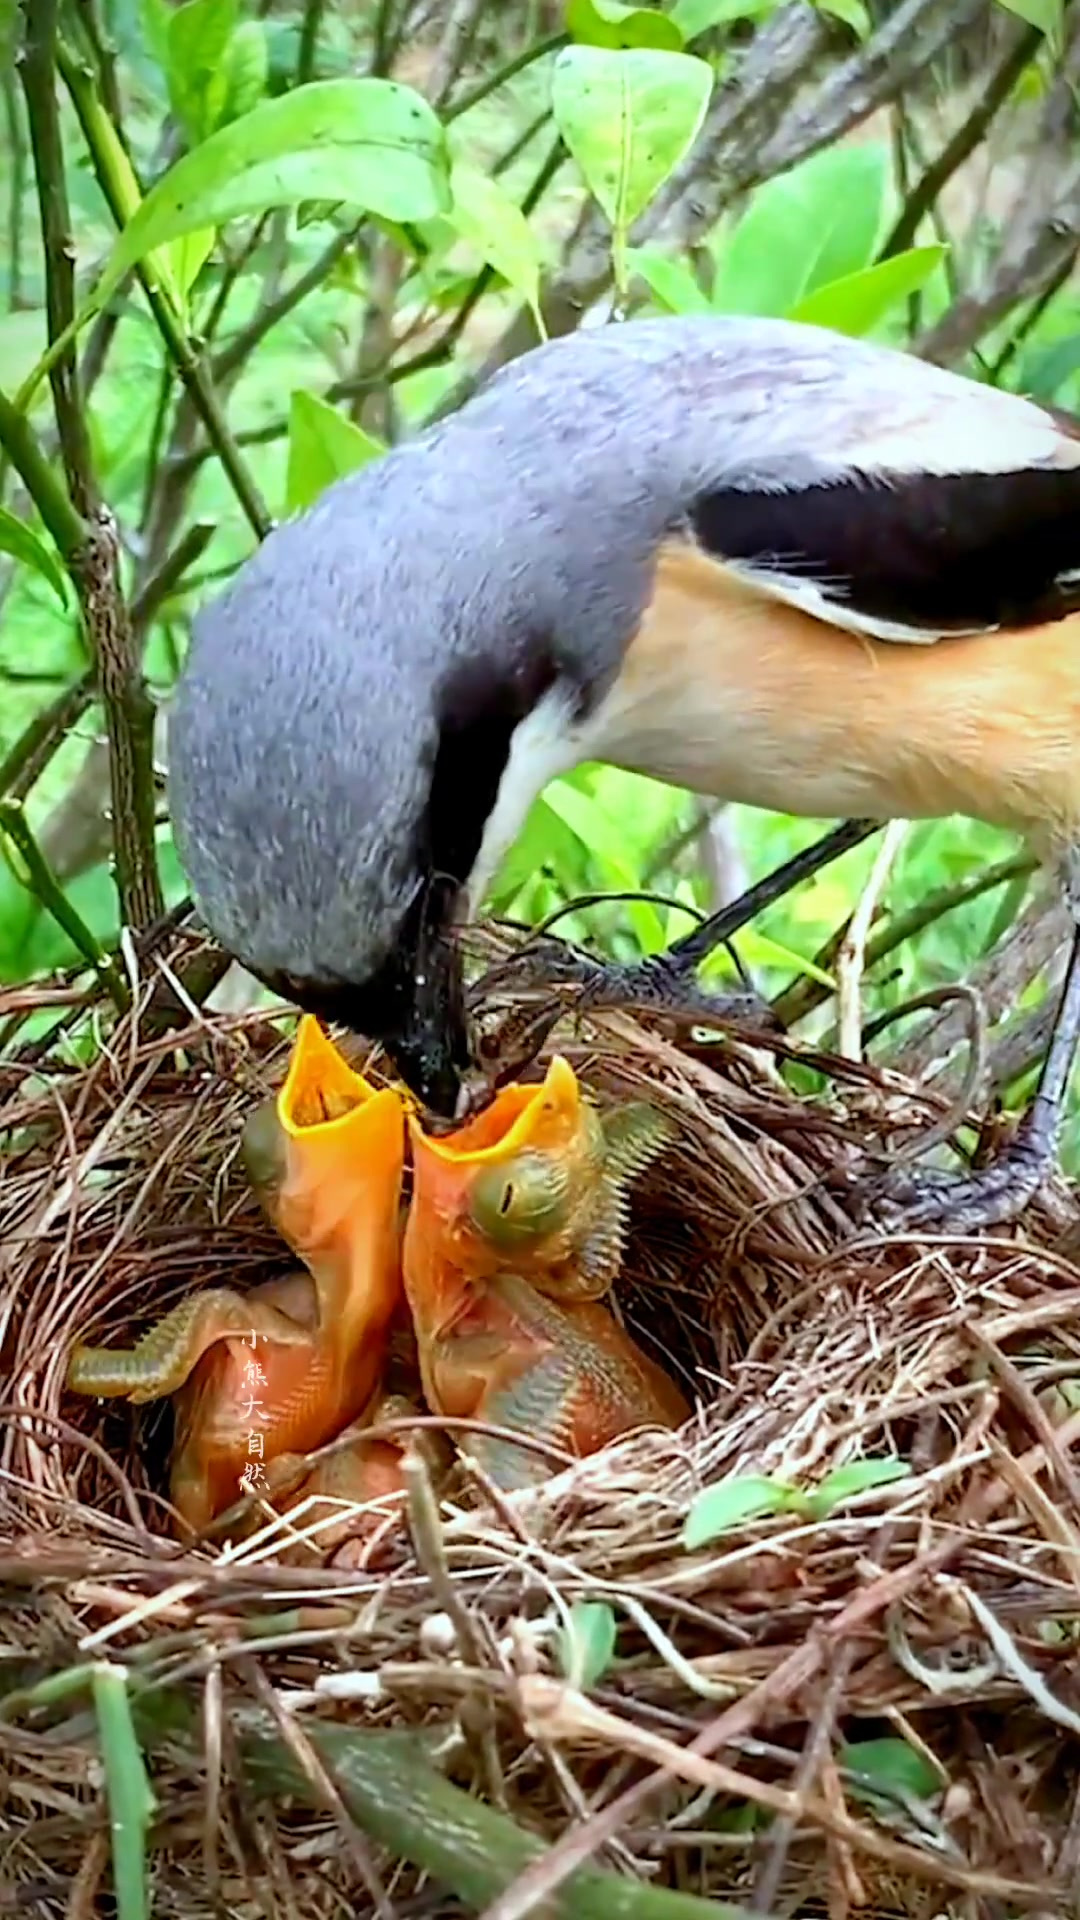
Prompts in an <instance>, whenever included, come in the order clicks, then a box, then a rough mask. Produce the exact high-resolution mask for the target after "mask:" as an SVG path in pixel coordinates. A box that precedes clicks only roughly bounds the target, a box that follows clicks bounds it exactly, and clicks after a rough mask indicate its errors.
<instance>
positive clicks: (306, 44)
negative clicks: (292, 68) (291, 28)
mask: <svg viewBox="0 0 1080 1920" xmlns="http://www.w3.org/2000/svg"><path fill="white" fill-rule="evenodd" d="M323 5H324V0H304V17H303V19H302V21H301V23H300V52H299V55H298V57H297V62H296V84H297V86H298V87H306V86H307V83H308V81H309V80H314V78H315V55H316V54H317V52H318V50H319V28H320V26H321V25H322V16H323Z"/></svg>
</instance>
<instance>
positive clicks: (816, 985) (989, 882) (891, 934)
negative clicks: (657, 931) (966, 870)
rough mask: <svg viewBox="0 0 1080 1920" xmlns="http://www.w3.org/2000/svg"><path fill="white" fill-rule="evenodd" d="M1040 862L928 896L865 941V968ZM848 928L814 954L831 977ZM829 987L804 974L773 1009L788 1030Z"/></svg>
mask: <svg viewBox="0 0 1080 1920" xmlns="http://www.w3.org/2000/svg"><path fill="white" fill-rule="evenodd" d="M1036 865H1037V862H1036V861H1035V859H1034V858H1033V857H1032V855H1031V854H1029V853H1015V854H1012V855H1010V857H1009V858H1008V859H1007V860H999V861H997V862H996V864H995V865H993V866H990V867H982V868H980V870H979V872H978V873H974V874H968V875H967V877H966V878H965V879H963V880H958V881H957V882H956V883H955V885H953V886H948V887H939V888H938V889H937V890H936V891H935V892H933V893H930V894H927V895H926V897H925V898H924V899H922V900H921V901H920V902H919V904H918V906H917V907H912V908H911V910H910V911H909V912H908V913H899V914H897V915H896V916H895V917H893V918H890V919H889V920H888V921H887V922H886V924H885V926H884V927H882V929H881V930H880V932H879V933H877V934H875V935H874V936H873V938H872V939H869V940H868V941H867V943H866V956H865V964H866V966H867V967H873V966H876V965H877V964H878V962H879V961H880V960H884V959H885V958H886V957H887V956H888V955H889V954H890V953H895V951H896V949H897V948H898V947H901V946H903V944H904V942H905V941H907V940H914V939H916V938H917V936H918V935H919V934H920V933H924V932H925V931H926V929H927V927H930V926H933V924H934V922H935V921H936V920H942V919H944V917H945V915H946V914H947V913H953V912H955V911H956V909H957V908H958V907H965V906H968V905H970V903H971V901H973V900H978V899H979V898H980V897H981V896H982V895H983V894H984V893H991V892H993V890H994V888H995V887H1003V886H1007V885H1008V883H1009V881H1011V880H1017V879H1020V878H1026V877H1027V876H1028V875H1030V874H1032V873H1034V871H1035V868H1036ZM844 933H845V927H841V928H839V929H838V931H837V932H836V933H834V934H833V935H832V936H831V938H830V939H829V940H827V941H826V943H825V945H824V946H823V947H822V948H821V950H820V951H819V952H818V953H816V954H815V956H814V961H815V964H816V965H817V966H819V967H821V968H823V969H824V971H825V972H826V973H831V972H832V971H833V969H834V967H835V965H836V955H837V953H838V951H839V948H840V943H841V941H842V940H843V937H844ZM831 991H832V990H831V988H829V987H825V986H822V984H821V982H820V981H818V980H811V979H810V978H809V976H808V975H805V974H804V975H803V976H802V978H801V979H799V980H796V981H795V982H794V984H793V985H792V986H790V987H788V988H787V990H786V991H785V992H784V993H782V994H781V995H780V997H779V999H777V1000H776V1001H775V1002H774V1006H773V1011H774V1012H775V1014H776V1016H777V1018H778V1019H779V1020H781V1021H782V1022H783V1024H784V1025H785V1026H786V1027H790V1026H794V1024H795V1022H796V1021H797V1020H804V1019H805V1018H806V1016H807V1014H809V1013H812V1012H813V1011H814V1008H815V1007H819V1006H821V1005H822V1004H823V1003H824V1002H825V1001H826V1000H828V999H829V998H830V995H831Z"/></svg>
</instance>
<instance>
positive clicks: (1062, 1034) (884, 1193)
mask: <svg viewBox="0 0 1080 1920" xmlns="http://www.w3.org/2000/svg"><path fill="white" fill-rule="evenodd" d="M1066 892H1067V896H1068V901H1069V907H1070V910H1071V912H1072V916H1073V921H1074V923H1075V930H1074V932H1073V938H1072V948H1071V951H1070V953H1069V962H1068V966H1067V968H1066V971H1065V980H1064V984H1063V986H1062V989H1061V999H1060V1001H1059V1003H1058V1009H1057V1013H1056V1015H1055V1016H1054V1025H1053V1029H1052V1031H1051V1034H1050V1042H1049V1045H1048V1047H1047V1049H1046V1057H1045V1059H1044V1060H1043V1066H1042V1072H1041V1073H1040V1075H1039V1084H1038V1086H1037V1088H1036V1090H1035V1096H1034V1099H1033V1100H1032V1102H1031V1105H1030V1107H1029V1108H1028V1110H1027V1112H1026V1113H1025V1115H1024V1117H1023V1119H1022V1120H1021V1121H1020V1124H1019V1126H1018V1127H1017V1129H1016V1132H1015V1134H1014V1135H1013V1137H1012V1139H1011V1140H1010V1141H1009V1143H1008V1145H1007V1146H1005V1147H1003V1148H1002V1149H1001V1151H1000V1152H999V1153H998V1154H997V1155H996V1156H995V1158H994V1160H993V1162H992V1163H991V1165H990V1166H988V1167H982V1168H980V1170H979V1171H978V1172H977V1173H972V1174H967V1175H959V1174H955V1173H947V1172H944V1171H941V1170H939V1169H936V1168H929V1167H928V1168H924V1169H919V1170H918V1171H916V1170H912V1171H907V1170H904V1171H897V1172H894V1173H890V1174H886V1175H885V1177H884V1179H881V1180H875V1181H873V1182H869V1183H867V1185H866V1186H865V1187H864V1189H863V1192H862V1195H861V1196H860V1197H859V1212H860V1214H861V1215H862V1216H863V1217H864V1218H872V1219H874V1220H876V1222H877V1223H878V1224H879V1225H880V1226H881V1227H882V1228H883V1229H884V1230H885V1231H887V1232H889V1233H907V1232H914V1231H919V1230H921V1231H923V1232H927V1231H929V1232H934V1231H938V1232H945V1233H959V1234H967V1233H979V1232H983V1231H985V1230H986V1229H987V1228H990V1227H997V1226H1003V1225H1004V1224H1005V1223H1006V1222H1008V1221H1010V1220H1015V1219H1016V1218H1017V1216H1018V1215H1019V1214H1021V1213H1023V1211H1024V1208H1025V1207H1026V1206H1027V1205H1028V1204H1029V1202H1030V1201H1032V1200H1033V1199H1034V1198H1035V1195H1036V1194H1037V1193H1038V1191H1039V1188H1040V1187H1041V1186H1042V1185H1043V1182H1044V1181H1045V1180H1046V1179H1047V1178H1048V1177H1049V1176H1050V1175H1051V1174H1052V1173H1053V1172H1054V1168H1055V1162H1056V1159H1057V1143H1058V1129H1059V1124H1060V1120H1061V1112H1062V1107H1063V1106H1064V1102H1065V1095H1066V1093H1067V1091H1068V1085H1069V1078H1070V1075H1071V1073H1072V1069H1073V1065H1074V1063H1075V1060H1076V1053H1077V1047H1078V1044H1080V853H1077V854H1074V855H1072V856H1071V857H1070V859H1069V861H1068V865H1067V869H1066Z"/></svg>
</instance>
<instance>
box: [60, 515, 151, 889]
mask: <svg viewBox="0 0 1080 1920" xmlns="http://www.w3.org/2000/svg"><path fill="white" fill-rule="evenodd" d="M119 570H120V547H119V541H118V539H117V532H116V522H115V520H114V519H113V517H112V515H111V514H110V513H109V512H108V511H107V510H105V509H104V508H102V509H99V511H98V512H97V513H96V514H95V515H94V518H93V521H92V522H91V526H90V532H89V538H88V540H87V542H86V546H85V548H84V550H83V552H82V554H81V555H80V556H79V563H78V577H79V581H80V587H81V598H82V603H83V610H84V613H85V616H86V626H87V631H88V634H89V636H90V641H91V645H92V647H93V651H94V665H95V667H96V669H97V676H98V680H99V682H100V685H101V694H102V700H103V702H104V706H105V728H106V733H107V735H108V741H109V786H110V791H111V797H112V841H113V854H114V858H115V862H116V887H117V892H118V893H119V895H120V910H121V915H122V918H123V921H124V924H125V925H126V926H129V927H145V926H148V925H149V924H150V922H151V921H153V920H156V919H157V918H158V916H159V914H161V913H162V911H163V910H164V905H165V901H164V895H163V894H162V891H161V878H160V875H159V873H158V864H157V844H156V835H155V826H156V811H157V803H156V797H155V791H154V703H153V701H152V699H151V698H150V694H149V692H148V690H147V686H146V682H145V680H144V679H143V675H142V668H141V665H140V660H139V647H138V643H137V641H136V638H135V634H134V631H133V629H132V624H131V616H130V614H129V612H128V608H127V604H126V602H125V600H124V596H123V594H122V592H121V590H120V579H119Z"/></svg>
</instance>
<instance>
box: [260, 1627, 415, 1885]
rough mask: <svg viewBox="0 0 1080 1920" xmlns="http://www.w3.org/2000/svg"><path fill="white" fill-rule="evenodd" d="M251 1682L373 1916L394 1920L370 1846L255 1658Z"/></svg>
mask: <svg viewBox="0 0 1080 1920" xmlns="http://www.w3.org/2000/svg"><path fill="white" fill-rule="evenodd" d="M247 1665H248V1666H249V1669H250V1672H251V1677H252V1683H253V1686H254V1689H255V1692H256V1693H257V1695H258V1697H259V1699H260V1700H261V1701H262V1703H263V1706H264V1707H266V1708H267V1709H268V1711H269V1712H270V1713H271V1714H272V1715H273V1718H274V1722H275V1724H276V1726H277V1730H278V1732H279V1734H280V1735H281V1738H282V1740H283V1741H284V1743H285V1745H286V1746H287V1747H288V1749H289V1752H290V1753H291V1754H292V1756H293V1759H294V1760H295V1761H296V1764H297V1766H298V1767H300V1768H301V1769H302V1771H303V1773H304V1774H305V1775H306V1777H307V1779H308V1780H309V1781H310V1782H311V1785H312V1787H313V1788H314V1790H315V1793H316V1795H317V1796H318V1798H319V1799H320V1800H321V1801H322V1803H323V1805H324V1807H326V1809H327V1811H328V1812H329V1813H331V1814H332V1815H333V1817H334V1819H335V1820H336V1822H337V1825H338V1828H339V1830H340V1832H341V1835H342V1838H343V1839H344V1842H345V1845H346V1847H347V1848H348V1851H349V1854H350V1856H351V1858H352V1863H353V1866H354V1867H355V1869H356V1873H357V1877H358V1878H359V1879H360V1880H361V1881H362V1883H363V1885H364V1887H365V1888H366V1889H367V1892H368V1894H369V1895H370V1897H371V1899H372V1900H373V1901H374V1912H375V1914H376V1916H377V1920H394V1910H393V1908H392V1906H391V1905H390V1898H389V1895H388V1894H387V1891H386V1888H385V1887H384V1886H383V1884H382V1881H381V1880H380V1878H379V1875H378V1873H377V1872H376V1870H375V1862H374V1861H373V1859H372V1857H371V1849H370V1847H369V1846H368V1843H367V1840H366V1839H365V1837H364V1835H363V1834H362V1833H361V1831H360V1828H359V1827H358V1826H357V1824H356V1821H355V1820H354V1819H353V1817H352V1815H351V1813H350V1812H349V1809H348V1807H347V1806H346V1805H345V1802H344V1800H343V1799H342V1797H341V1794H340V1793H339V1792H338V1789H337V1785H336V1783H335V1781H334V1779H333V1777H332V1775H331V1773H330V1770H329V1768H328V1767H327V1766H326V1764H325V1762H324V1761H323V1759H322V1757H321V1756H320V1755H319V1754H318V1753H316V1751H315V1748H314V1747H313V1746H312V1744H311V1741H310V1740H309V1739H308V1737H307V1735H306V1733H305V1732H304V1730H303V1728H302V1727H301V1726H299V1725H298V1723H297V1721H296V1719H295V1718H294V1716H293V1715H292V1714H289V1713H286V1712H285V1709H284V1707H283V1706H282V1704H281V1701H280V1700H279V1699H278V1695H277V1690H276V1688H275V1687H273V1686H272V1685H271V1683H270V1681H269V1680H268V1679H267V1677H266V1674H265V1673H264V1672H263V1670H262V1667H261V1666H260V1664H259V1662H258V1661H257V1660H252V1661H249V1662H247Z"/></svg>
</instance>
